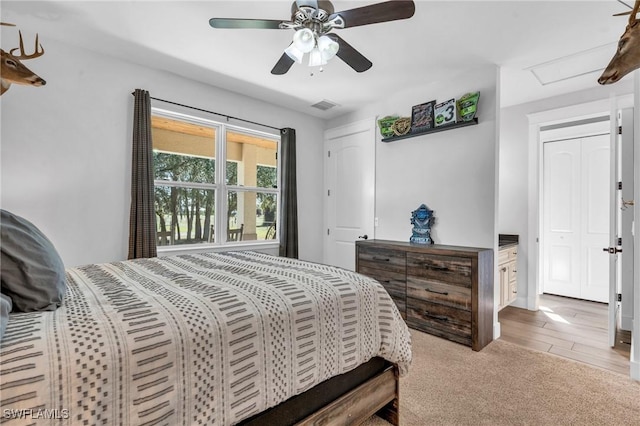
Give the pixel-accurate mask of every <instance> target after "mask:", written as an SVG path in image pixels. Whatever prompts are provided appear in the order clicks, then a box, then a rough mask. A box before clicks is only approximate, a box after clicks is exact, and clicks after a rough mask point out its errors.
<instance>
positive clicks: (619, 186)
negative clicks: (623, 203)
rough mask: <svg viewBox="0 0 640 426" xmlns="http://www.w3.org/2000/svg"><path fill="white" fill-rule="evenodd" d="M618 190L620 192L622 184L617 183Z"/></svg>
mask: <svg viewBox="0 0 640 426" xmlns="http://www.w3.org/2000/svg"><path fill="white" fill-rule="evenodd" d="M618 189H619V190H622V182H618Z"/></svg>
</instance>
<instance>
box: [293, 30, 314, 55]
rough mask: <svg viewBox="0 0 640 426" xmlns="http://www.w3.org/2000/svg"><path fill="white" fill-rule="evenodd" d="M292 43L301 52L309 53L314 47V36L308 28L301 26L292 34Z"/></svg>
mask: <svg viewBox="0 0 640 426" xmlns="http://www.w3.org/2000/svg"><path fill="white" fill-rule="evenodd" d="M293 45H294V46H295V47H296V48H297V49H298V50H300V51H301V52H302V53H309V52H311V50H313V48H314V47H316V37H315V35H314V34H313V31H311V30H310V29H309V28H302V29H300V30H298V31H296V32H295V34H293Z"/></svg>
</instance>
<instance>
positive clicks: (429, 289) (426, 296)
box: [407, 277, 471, 311]
mask: <svg viewBox="0 0 640 426" xmlns="http://www.w3.org/2000/svg"><path fill="white" fill-rule="evenodd" d="M407 297H412V298H414V299H419V300H426V301H428V302H433V303H439V304H442V305H445V306H450V307H452V308H456V309H464V310H467V311H470V310H471V288H470V287H463V286H459V285H452V284H447V283H442V282H439V281H430V280H424V279H420V278H414V277H407Z"/></svg>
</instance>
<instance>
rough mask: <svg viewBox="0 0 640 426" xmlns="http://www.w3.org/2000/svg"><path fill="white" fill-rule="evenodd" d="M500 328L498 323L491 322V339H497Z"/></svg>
mask: <svg viewBox="0 0 640 426" xmlns="http://www.w3.org/2000/svg"><path fill="white" fill-rule="evenodd" d="M500 333H501V329H500V323H499V322H497V323H495V324H493V340H497V339H499V338H500V336H501V334H500Z"/></svg>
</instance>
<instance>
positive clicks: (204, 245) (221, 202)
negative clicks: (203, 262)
mask: <svg viewBox="0 0 640 426" xmlns="http://www.w3.org/2000/svg"><path fill="white" fill-rule="evenodd" d="M151 116H152V117H153V116H157V117H163V118H168V119H172V120H178V121H183V122H186V123H189V124H195V125H198V126H204V127H209V128H212V129H214V132H215V137H214V155H215V157H214V158H215V161H216V168H215V175H214V176H215V177H214V179H215V182H214V183H203V182H183V181H169V180H162V179H154V182H153V184H154V188H155V187H156V185H157V186H167V187H178V188H189V189H201V190H212V191H214V206H215V215H214V220H213V225H214V232H215V235H223V236H224V237H225V238H224V241H223V239H222V238H214V241H213V242H211V243H209V242H200V243H194V244H173V245H171V244H169V245H164V246H158V252H170V251H192V250H197V249H212V248H220V247H233V246H236V247H238V246H242V247H243V248H248V247H247V246H259V247H263V248H264V247H265V246H278V245H279V244H280V237H279V234H278V233H277V232H276V236H275V238H274V239H270V240H243V241H232V242H227V241H226V236H227V231H228V217H227V211H228V204H229V201H228V200H229V193H230V192H237V193H242V192H255V193H268V194H274V195H275V196H276V200H277V202H276V224H277V225H276V229H278V228H279V226H280V201H281V197H282V194H281V188H282V170H281V169H282V164H281V158H282V156H281V154H280V150H281V143H280V142H281V140H280V135H279V134H278V133H275V131H274V133H269V132H265V131H260V130H256V129H252V128H248V127H242V126H238V125H232V124H229V123H223V122H220V121H216V120H212V119H209V118H204V117H199V116H195V115H190V114H185V113H181V112H176V111H170V110H166V109H162V108H157V107H152V108H151ZM229 131H231V132H235V133H241V134H245V135H248V136H255V137H259V138H262V139H270V140H273V141H274V142H275V143H276V170H277V173H276V185H277V187H276V188H262V187H258V186H246V185H239V184H237V185H228V184H227V182H226V171H227V167H226V164H227V161H230V160H228V159H227V132H229ZM160 152H164V151H160ZM219 158H220V159H223V160H224V161H223V162H219V161H218V159H219ZM220 164H222V165H223V166H222V167H220ZM258 165H259V164H258ZM267 167H269V166H267ZM154 173H155V165H154ZM154 193H155V191H154ZM154 200H155V195H154ZM154 202H155V201H154ZM218 212H222V214H219V213H218ZM156 220H157V218H156ZM156 229H157V223H156Z"/></svg>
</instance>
